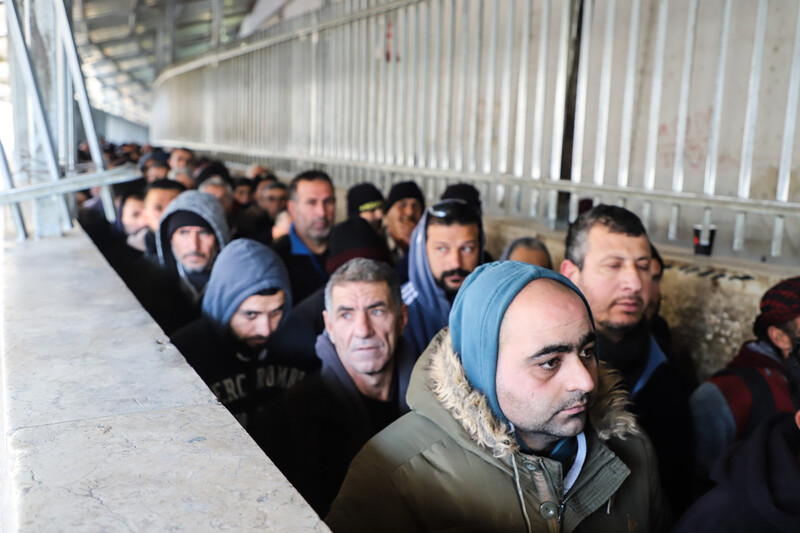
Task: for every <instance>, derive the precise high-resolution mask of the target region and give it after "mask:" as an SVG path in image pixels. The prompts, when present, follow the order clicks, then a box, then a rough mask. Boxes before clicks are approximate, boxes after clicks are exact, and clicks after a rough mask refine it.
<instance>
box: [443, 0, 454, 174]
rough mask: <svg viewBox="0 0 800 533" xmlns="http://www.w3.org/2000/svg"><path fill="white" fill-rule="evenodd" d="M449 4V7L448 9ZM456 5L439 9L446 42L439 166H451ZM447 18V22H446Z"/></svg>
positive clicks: (444, 5) (446, 167) (449, 3)
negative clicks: (451, 111)
mask: <svg viewBox="0 0 800 533" xmlns="http://www.w3.org/2000/svg"><path fill="white" fill-rule="evenodd" d="M448 6H449V9H447V8H448ZM446 9H447V11H448V12H449V13H448V15H449V16H447V17H446V16H445V10H446ZM455 12H456V10H455V6H454V5H453V3H452V2H448V3H447V4H442V5H441V8H440V11H439V28H440V31H441V33H442V39H443V40H444V42H445V47H444V67H443V68H442V77H443V80H442V95H443V98H442V100H443V105H441V106H440V107H441V111H440V112H441V113H442V115H443V116H442V127H441V134H440V135H439V148H440V155H439V168H441V169H445V170H446V169H448V168H450V147H451V146H452V144H451V142H450V135H451V129H450V117H451V113H450V110H451V109H452V108H453V104H454V101H453V100H452V99H451V98H450V95H451V94H452V88H453V47H454V46H455V38H456V36H455V32H456V15H455ZM445 20H447V23H446V24H445ZM456 114H458V110H457V111H456Z"/></svg>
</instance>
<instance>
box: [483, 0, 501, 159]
mask: <svg viewBox="0 0 800 533" xmlns="http://www.w3.org/2000/svg"><path fill="white" fill-rule="evenodd" d="M491 4H492V14H491V21H490V22H489V49H488V51H487V64H486V74H485V75H484V79H485V80H486V95H485V96H484V100H483V102H484V105H483V108H484V117H483V160H482V161H481V163H482V164H481V168H482V170H483V172H484V174H489V173H490V172H491V171H492V131H493V126H494V83H495V80H494V70H495V68H494V64H495V60H496V57H495V56H496V55H497V23H498V21H497V18H498V17H497V10H498V6H497V2H491Z"/></svg>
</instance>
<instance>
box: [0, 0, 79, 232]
mask: <svg viewBox="0 0 800 533" xmlns="http://www.w3.org/2000/svg"><path fill="white" fill-rule="evenodd" d="M6 7H7V9H6V14H7V18H8V31H9V34H10V35H9V38H10V40H11V42H12V43H13V46H14V51H15V53H16V54H17V57H18V58H19V60H20V61H19V64H20V67H21V68H20V71H21V73H22V78H23V81H24V84H25V89H26V91H27V93H28V98H30V99H32V100H33V101H32V105H31V106H30V108H31V110H32V112H33V120H34V123H35V126H36V129H37V130H38V131H39V135H41V138H42V139H43V142H42V143H41V144H42V148H43V149H44V157H45V163H46V164H47V170H48V173H49V174H50V178H51V179H52V180H53V181H58V179H59V177H60V174H61V173H60V171H59V169H58V161H57V159H56V153H55V148H54V146H55V145H54V143H53V137H52V135H51V134H50V129H49V128H48V127H47V119H46V118H45V114H44V103H43V101H42V93H41V91H40V90H39V84H38V82H37V81H36V77H35V76H34V73H33V63H32V62H31V56H30V53H29V52H28V47H27V46H26V45H25V37H24V36H23V34H22V26H21V25H20V18H19V12H18V11H17V5H16V2H15V1H14V0H8V1H6ZM60 200H61V201H60V202H59V203H58V204H59V210H60V211H61V216H62V221H61V222H62V225H63V226H64V227H67V228H69V227H71V226H72V221H71V220H70V216H69V209H68V208H67V202H66V200H65V199H64V198H63V197H62V198H61V199H60ZM36 231H37V234H38V232H39V230H38V228H37V230H36Z"/></svg>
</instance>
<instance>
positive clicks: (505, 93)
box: [497, 0, 515, 174]
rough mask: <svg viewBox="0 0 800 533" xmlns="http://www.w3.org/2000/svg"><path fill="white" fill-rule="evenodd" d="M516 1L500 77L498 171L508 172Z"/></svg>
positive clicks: (510, 8)
mask: <svg viewBox="0 0 800 533" xmlns="http://www.w3.org/2000/svg"><path fill="white" fill-rule="evenodd" d="M514 7H515V5H514V0H508V4H507V9H508V13H507V17H508V18H507V19H506V28H505V30H506V31H505V34H506V35H505V36H506V43H505V54H504V58H503V67H502V69H503V70H502V73H501V75H500V124H499V125H498V127H497V129H498V132H497V170H498V171H500V172H502V173H503V174H505V173H507V172H508V144H509V143H508V137H509V134H510V129H511V127H510V124H511V74H512V70H513V68H514V67H513V61H512V60H513V57H514Z"/></svg>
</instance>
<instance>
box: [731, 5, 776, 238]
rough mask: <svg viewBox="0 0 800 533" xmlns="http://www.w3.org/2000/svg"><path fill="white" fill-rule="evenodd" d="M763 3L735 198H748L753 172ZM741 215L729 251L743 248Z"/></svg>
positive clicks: (764, 14)
mask: <svg viewBox="0 0 800 533" xmlns="http://www.w3.org/2000/svg"><path fill="white" fill-rule="evenodd" d="M767 7H768V6H767V0H759V2H758V14H757V16H756V29H755V36H754V37H753V56H752V58H751V60H750V83H749V85H748V90H747V108H746V110H745V123H744V134H743V135H742V162H741V165H740V166H739V191H738V193H739V198H742V199H747V198H749V197H750V180H751V177H752V172H753V145H754V143H755V135H756V118H757V116H758V91H759V88H760V86H761V63H762V62H763V58H764V39H765V37H766V33H767V31H766V30H767ZM744 233H745V213H743V212H742V213H737V214H736V223H735V225H734V230H733V249H734V250H736V251H740V250H743V249H744Z"/></svg>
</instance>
